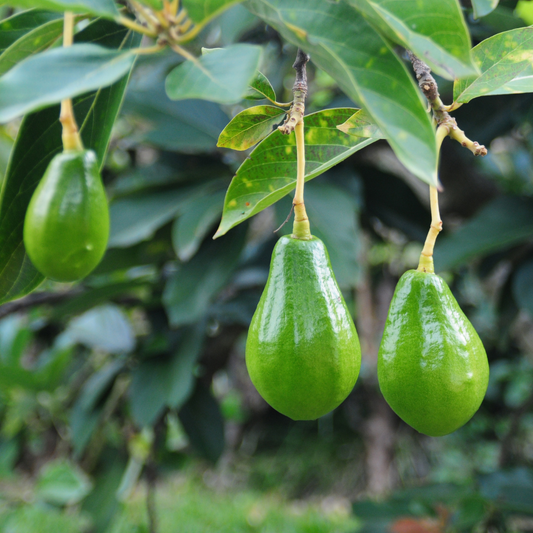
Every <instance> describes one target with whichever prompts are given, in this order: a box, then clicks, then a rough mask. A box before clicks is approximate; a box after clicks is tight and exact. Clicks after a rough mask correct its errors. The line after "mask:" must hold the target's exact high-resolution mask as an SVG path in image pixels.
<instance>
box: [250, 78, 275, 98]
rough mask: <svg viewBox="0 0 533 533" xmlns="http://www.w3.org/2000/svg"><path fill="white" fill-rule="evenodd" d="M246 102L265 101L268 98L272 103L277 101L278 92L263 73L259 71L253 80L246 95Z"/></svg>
mask: <svg viewBox="0 0 533 533" xmlns="http://www.w3.org/2000/svg"><path fill="white" fill-rule="evenodd" d="M244 98H245V99H246V100H263V99H264V98H268V99H269V100H270V101H271V102H275V101H276V92H275V91H274V87H272V84H271V83H270V81H268V78H267V77H266V76H265V75H264V74H263V73H262V72H259V71H257V72H256V73H255V76H254V78H253V80H252V81H251V82H250V86H249V87H248V90H247V91H246V92H245V93H244Z"/></svg>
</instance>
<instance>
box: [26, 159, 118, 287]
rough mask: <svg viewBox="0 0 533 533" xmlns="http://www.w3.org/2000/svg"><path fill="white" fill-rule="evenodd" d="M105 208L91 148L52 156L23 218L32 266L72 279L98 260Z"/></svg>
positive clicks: (103, 244)
mask: <svg viewBox="0 0 533 533" xmlns="http://www.w3.org/2000/svg"><path fill="white" fill-rule="evenodd" d="M108 238H109V209H108V205H107V198H106V195H105V190H104V186H103V184H102V180H101V178H100V172H99V168H98V161H97V159H96V155H95V153H94V152H93V151H91V150H71V151H66V152H63V153H61V154H58V155H56V156H55V157H54V158H53V159H52V161H51V162H50V164H49V166H48V168H47V169H46V172H45V174H44V176H43V178H42V180H41V181H40V183H39V185H38V186H37V188H36V189H35V192H34V194H33V196H32V198H31V201H30V204H29V206H28V210H27V212H26V218H25V221H24V245H25V247H26V251H27V252H28V255H29V257H30V259H31V261H32V263H33V264H34V265H35V267H36V268H37V269H38V270H39V271H40V272H41V273H42V274H44V275H45V276H46V277H48V278H51V279H53V280H56V281H75V280H78V279H81V278H83V277H84V276H86V275H87V274H89V272H91V271H92V270H93V269H94V268H95V267H96V265H97V264H98V263H99V262H100V260H101V259H102V256H103V255H104V253H105V250H106V247H107V241H108Z"/></svg>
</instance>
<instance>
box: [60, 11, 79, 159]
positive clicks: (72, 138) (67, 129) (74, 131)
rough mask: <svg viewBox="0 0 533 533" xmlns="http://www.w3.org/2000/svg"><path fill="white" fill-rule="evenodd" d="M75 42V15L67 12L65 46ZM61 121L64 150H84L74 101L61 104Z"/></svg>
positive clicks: (64, 34) (64, 101)
mask: <svg viewBox="0 0 533 533" xmlns="http://www.w3.org/2000/svg"><path fill="white" fill-rule="evenodd" d="M73 40H74V14H73V13H71V12H70V11H66V12H65V22H64V26H63V46H65V47H66V46H72V42H73ZM59 120H60V122H61V124H62V126H63V132H62V139H63V149H64V150H83V144H82V142H81V137H80V134H79V131H78V124H77V123H76V118H75V117H74V109H73V107H72V100H71V99H70V98H67V99H65V100H63V101H62V102H61V114H60V116H59Z"/></svg>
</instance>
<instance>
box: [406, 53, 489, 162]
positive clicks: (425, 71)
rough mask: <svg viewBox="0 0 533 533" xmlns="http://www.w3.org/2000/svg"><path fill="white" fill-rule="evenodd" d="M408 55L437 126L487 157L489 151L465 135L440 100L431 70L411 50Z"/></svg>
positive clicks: (473, 151)
mask: <svg viewBox="0 0 533 533" xmlns="http://www.w3.org/2000/svg"><path fill="white" fill-rule="evenodd" d="M407 53H408V55H409V59H410V60H411V63H412V64H413V70H414V71H415V75H416V79H417V80H418V86H419V87H420V90H421V91H422V92H423V93H424V96H425V97H426V99H427V101H428V102H429V105H430V106H431V109H432V111H433V115H434V117H435V120H436V122H437V126H443V127H445V128H446V129H447V130H448V136H449V137H451V138H452V139H454V140H456V141H457V142H459V143H460V144H462V145H463V146H464V147H465V148H468V149H469V150H470V151H471V152H472V153H473V154H474V155H479V156H484V155H487V149H486V148H485V147H484V146H483V145H482V144H479V143H478V142H477V141H471V140H470V139H469V138H468V137H467V136H466V135H465V132H464V131H463V130H461V129H460V128H459V127H458V126H457V121H456V120H455V118H453V117H452V116H450V114H449V113H448V108H447V107H446V106H445V105H444V104H443V102H442V100H441V99H440V94H439V87H438V85H437V82H436V81H435V78H434V77H433V76H432V75H431V69H430V68H429V67H428V66H427V65H426V64H425V63H424V62H423V61H422V60H420V59H419V58H418V57H416V56H415V55H414V54H413V53H412V52H411V51H410V50H407Z"/></svg>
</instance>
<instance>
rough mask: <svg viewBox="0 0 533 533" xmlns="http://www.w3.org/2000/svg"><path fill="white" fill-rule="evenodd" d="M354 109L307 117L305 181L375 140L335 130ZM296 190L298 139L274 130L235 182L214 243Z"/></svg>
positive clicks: (230, 189)
mask: <svg viewBox="0 0 533 533" xmlns="http://www.w3.org/2000/svg"><path fill="white" fill-rule="evenodd" d="M354 111H355V109H352V108H348V109H325V110H324V111H318V112H317V113H312V114H310V115H307V116H306V117H305V157H306V163H305V179H306V181H308V180H310V179H313V178H316V176H319V175H320V174H322V173H323V172H325V171H326V170H328V169H330V168H331V167H333V166H334V165H336V164H337V163H340V162H341V161H344V160H345V159H346V158H347V157H349V156H350V155H352V154H353V153H355V152H357V151H358V150H360V149H361V148H364V147H365V146H368V145H369V144H371V143H373V142H374V141H375V140H376V139H362V138H361V137H354V136H352V135H346V134H345V133H343V132H341V131H339V130H338V129H337V126H338V125H339V124H341V123H343V122H345V121H346V120H347V119H348V118H350V117H351V116H352V115H353V114H354ZM295 186H296V140H295V137H294V135H283V134H282V133H281V132H280V131H275V132H274V133H272V134H271V135H269V136H268V137H267V138H266V139H265V140H263V141H262V142H261V144H259V145H258V146H257V147H256V148H255V150H254V151H253V152H252V153H251V154H250V157H249V158H248V159H246V161H245V162H244V163H243V164H242V165H241V166H240V168H239V170H237V174H236V175H235V177H234V178H233V180H232V182H231V184H230V186H229V189H228V192H227V194H226V199H225V201H224V213H223V215H222V221H221V223H220V227H219V228H218V230H217V232H216V234H215V238H217V237H220V236H221V235H224V234H225V233H226V232H227V231H229V230H230V229H231V228H233V227H234V226H236V225H237V224H240V223H241V222H243V221H244V220H246V219H248V218H250V217H251V216H253V215H255V214H256V213H259V212H260V211H262V210H263V209H265V208H266V207H268V206H269V205H272V204H273V203H275V202H277V201H278V200H279V199H280V198H283V197H284V196H285V195H287V194H289V193H290V192H291V191H292V190H293V189H294V187H295Z"/></svg>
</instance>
